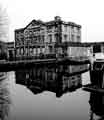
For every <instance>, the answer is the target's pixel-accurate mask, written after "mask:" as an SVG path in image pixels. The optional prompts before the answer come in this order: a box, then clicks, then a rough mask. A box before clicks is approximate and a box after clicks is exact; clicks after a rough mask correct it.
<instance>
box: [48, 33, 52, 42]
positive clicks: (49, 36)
mask: <svg viewBox="0 0 104 120" xmlns="http://www.w3.org/2000/svg"><path fill="white" fill-rule="evenodd" d="M48 38H49V42H50V43H51V42H52V35H48Z"/></svg>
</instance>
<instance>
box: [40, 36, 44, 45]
mask: <svg viewBox="0 0 104 120" xmlns="http://www.w3.org/2000/svg"><path fill="white" fill-rule="evenodd" d="M41 42H42V43H44V35H42V36H41Z"/></svg>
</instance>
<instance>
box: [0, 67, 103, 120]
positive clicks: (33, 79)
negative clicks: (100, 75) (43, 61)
mask: <svg viewBox="0 0 104 120" xmlns="http://www.w3.org/2000/svg"><path fill="white" fill-rule="evenodd" d="M68 70H69V69H68V68H65V67H62V66H61V67H59V68H58V69H56V68H54V67H52V66H51V67H50V66H47V67H41V68H36V67H35V68H31V69H24V70H17V71H12V72H8V73H7V78H6V79H5V80H3V81H2V84H4V85H2V84H1V85H2V88H3V89H5V91H6V92H4V93H2V96H3V95H4V96H7V97H6V100H4V101H5V102H4V103H5V106H6V107H5V106H4V109H6V110H4V114H3V115H2V116H4V118H3V117H2V120H3V119H7V120H34V119H36V120H43V119H49V120H69V119H70V120H93V119H92V118H94V119H96V120H97V119H98V118H99V117H101V116H102V115H101V114H100V115H99V114H98V113H102V114H103V112H102V111H103V110H102V109H103V107H102V108H101V109H100V108H99V109H96V102H97V103H99V104H97V105H98V106H102V105H103V104H104V102H103V99H104V98H103V96H100V97H99V96H98V95H96V94H95V95H94V94H91V93H89V92H85V91H83V90H82V88H81V85H82V84H86V83H89V82H90V77H89V73H88V72H86V73H84V74H82V75H77V77H75V76H71V77H70V76H69V74H68V72H69V71H68ZM70 81H71V82H70ZM75 81H76V82H75ZM7 93H8V94H7ZM96 98H97V100H96ZM89 101H90V102H89ZM0 104H1V105H2V103H0ZM2 108H3V107H2ZM96 111H99V112H96ZM102 120H103V119H102Z"/></svg>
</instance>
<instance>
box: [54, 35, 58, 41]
mask: <svg viewBox="0 0 104 120" xmlns="http://www.w3.org/2000/svg"><path fill="white" fill-rule="evenodd" d="M55 42H58V34H55Z"/></svg>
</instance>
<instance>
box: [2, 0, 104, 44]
mask: <svg viewBox="0 0 104 120" xmlns="http://www.w3.org/2000/svg"><path fill="white" fill-rule="evenodd" d="M0 5H1V6H2V10H3V11H5V13H6V15H8V23H9V32H8V36H9V39H8V41H14V30H15V29H18V28H23V27H25V26H26V25H27V24H29V23H30V22H31V21H32V20H33V19H36V20H38V19H41V20H42V21H50V20H53V19H54V16H60V17H61V18H62V20H64V21H71V22H75V23H77V24H80V25H81V26H82V42H100V41H104V15H103V12H104V0H0Z"/></svg>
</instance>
